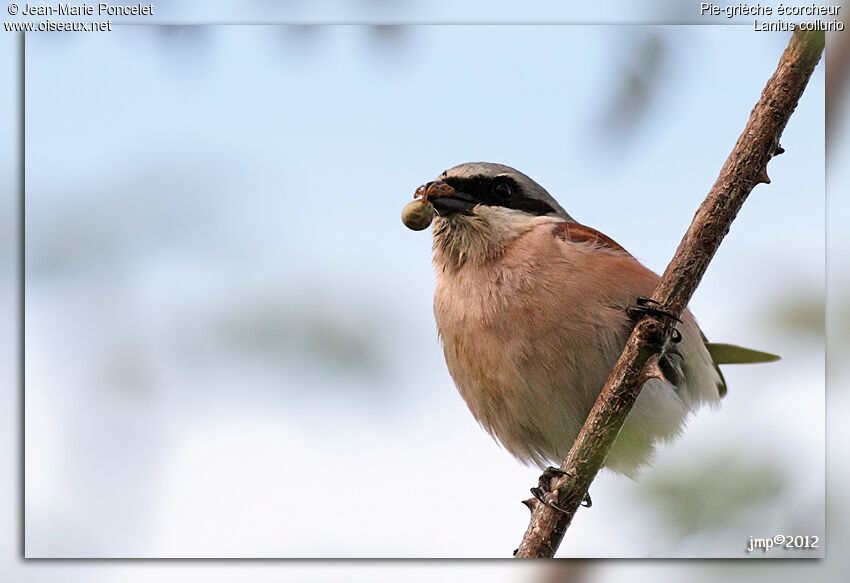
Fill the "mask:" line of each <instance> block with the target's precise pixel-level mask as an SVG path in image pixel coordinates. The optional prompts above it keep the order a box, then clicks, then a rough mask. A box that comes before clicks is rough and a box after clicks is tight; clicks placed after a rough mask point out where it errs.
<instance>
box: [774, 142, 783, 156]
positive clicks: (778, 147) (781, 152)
mask: <svg viewBox="0 0 850 583" xmlns="http://www.w3.org/2000/svg"><path fill="white" fill-rule="evenodd" d="M784 153H785V148H783V147H782V146H781V145H780V144H776V149H775V150H773V155H774V156H778V155H779V154H784Z"/></svg>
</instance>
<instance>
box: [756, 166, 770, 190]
mask: <svg viewBox="0 0 850 583" xmlns="http://www.w3.org/2000/svg"><path fill="white" fill-rule="evenodd" d="M755 183H756V184H761V183H764V184H770V177H769V176H768V175H767V166H765V167H764V168H762V169H761V172H759V175H758V176H757V177H756V182H755ZM753 186H755V185H753Z"/></svg>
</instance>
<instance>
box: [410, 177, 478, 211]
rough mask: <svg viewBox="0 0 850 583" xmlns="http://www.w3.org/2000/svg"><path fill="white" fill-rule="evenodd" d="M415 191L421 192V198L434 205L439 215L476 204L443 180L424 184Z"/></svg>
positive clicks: (463, 209)
mask: <svg viewBox="0 0 850 583" xmlns="http://www.w3.org/2000/svg"><path fill="white" fill-rule="evenodd" d="M416 192H421V193H423V198H424V199H425V200H427V201H428V202H430V203H431V204H433V205H434V209H435V210H436V211H437V214H438V215H440V216H441V217H445V216H448V215H451V214H454V213H457V212H466V211H468V210H470V209H471V208H473V207H474V206H475V205H477V204H478V202H477V201H475V200H473V199H472V198H471V197H470V196H468V195H466V194H464V193H462V192H458V191H457V190H455V189H454V188H452V187H451V186H449V184H447V183H446V182H444V181H443V180H435V181H434V182H429V183H428V184H424V185H422V186H420V187H419V188H418V189H417V191H416Z"/></svg>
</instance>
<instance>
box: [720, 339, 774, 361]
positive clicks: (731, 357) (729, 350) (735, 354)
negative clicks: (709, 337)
mask: <svg viewBox="0 0 850 583" xmlns="http://www.w3.org/2000/svg"><path fill="white" fill-rule="evenodd" d="M705 346H706V348H708V353H709V354H710V355H711V359H712V360H713V361H714V363H715V364H755V363H757V362H774V361H776V360H779V358H780V357H779V356H777V355H775V354H771V353H769V352H761V351H760V350H752V349H750V348H743V347H741V346H735V345H734V344H720V343H716V342H706V344H705Z"/></svg>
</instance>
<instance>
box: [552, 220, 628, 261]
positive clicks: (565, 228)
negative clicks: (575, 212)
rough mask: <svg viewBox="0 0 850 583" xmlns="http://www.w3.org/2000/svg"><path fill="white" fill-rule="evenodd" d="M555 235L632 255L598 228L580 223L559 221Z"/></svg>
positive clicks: (574, 241)
mask: <svg viewBox="0 0 850 583" xmlns="http://www.w3.org/2000/svg"><path fill="white" fill-rule="evenodd" d="M555 236H556V237H560V238H561V239H563V240H564V241H572V242H573V243H592V244H594V245H596V246H598V247H602V248H604V249H610V250H612V251H619V252H621V253H625V254H626V255H631V254H630V253H629V252H628V251H626V250H625V249H624V248H623V246H622V245H620V244H619V243H617V242H616V241H615V240H614V239H612V238H611V237H609V236H608V235H603V234H602V233H600V232H599V231H597V230H596V229H593V228H591V227H587V226H585V225H582V224H580V223H569V222H565V223H559V224H558V225H557V226H556V227H555Z"/></svg>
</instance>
